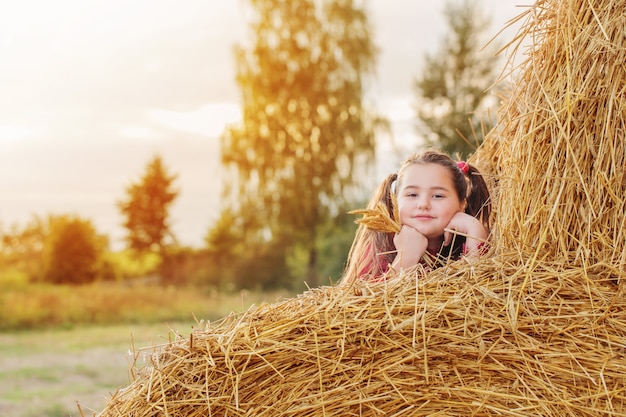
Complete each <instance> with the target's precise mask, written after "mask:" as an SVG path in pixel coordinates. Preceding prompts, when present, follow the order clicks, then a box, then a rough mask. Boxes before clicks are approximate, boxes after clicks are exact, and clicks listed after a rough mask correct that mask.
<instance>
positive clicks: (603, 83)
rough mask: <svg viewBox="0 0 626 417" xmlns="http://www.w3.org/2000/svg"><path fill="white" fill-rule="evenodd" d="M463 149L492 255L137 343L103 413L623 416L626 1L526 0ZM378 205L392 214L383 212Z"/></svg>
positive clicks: (329, 291)
mask: <svg viewBox="0 0 626 417" xmlns="http://www.w3.org/2000/svg"><path fill="white" fill-rule="evenodd" d="M520 19H522V20H523V22H524V24H523V25H522V28H521V29H520V33H519V34H518V35H517V36H516V37H515V38H514V41H513V42H512V43H511V44H510V45H509V46H508V47H509V48H511V49H513V50H516V49H519V48H521V45H522V42H524V40H530V41H531V43H530V46H529V47H527V50H526V54H527V59H526V61H525V62H523V63H522V64H521V65H520V67H519V68H518V69H517V70H516V72H515V73H516V74H517V79H516V80H515V82H514V86H513V89H512V91H511V93H510V95H509V97H508V98H506V99H505V101H504V103H503V105H502V108H501V110H500V112H499V121H498V124H497V125H496V126H495V128H494V129H493V130H492V131H491V132H490V133H489V135H487V138H486V140H485V142H484V144H483V146H482V147H481V148H480V149H479V150H478V152H477V153H476V155H475V156H474V158H475V160H476V161H480V162H481V164H483V166H484V167H485V169H484V170H483V171H485V172H486V173H487V174H488V176H487V178H489V179H490V181H491V182H492V186H493V187H494V188H493V193H492V194H493V196H494V201H493V203H494V204H493V207H494V227H493V233H492V236H491V238H490V239H491V241H490V246H491V250H490V252H489V255H488V256H481V257H473V258H463V259H461V260H459V261H456V262H451V263H449V264H446V265H445V266H444V267H441V268H439V269H436V270H434V271H431V272H426V271H425V270H424V269H423V268H419V267H416V268H414V269H412V270H404V271H402V272H400V273H395V272H394V271H392V272H391V273H390V274H389V275H388V276H387V277H386V278H387V279H386V280H384V281H382V282H366V281H353V282H350V283H347V284H344V285H338V286H328V287H320V288H314V289H311V290H309V291H306V292H304V293H302V294H300V295H299V296H297V297H293V298H290V299H287V300H283V301H280V302H275V303H271V304H264V305H260V306H255V307H252V308H250V309H249V310H248V311H246V312H245V313H242V314H240V315H231V316H229V317H225V318H224V319H223V320H221V321H219V322H217V323H209V324H205V325H203V326H202V327H201V328H199V329H197V330H194V331H193V332H192V333H191V334H190V335H179V336H178V338H177V339H176V340H174V341H172V342H171V343H167V344H165V345H163V346H152V347H149V348H147V349H146V350H144V351H140V352H138V353H137V357H141V356H142V355H144V356H145V357H146V358H147V363H146V364H145V365H144V366H140V365H139V364H138V363H137V364H136V365H135V369H133V373H132V374H133V376H134V378H135V379H134V381H133V382H132V383H131V384H130V385H128V386H127V387H124V388H121V389H119V390H118V391H117V392H116V393H115V394H113V396H112V398H111V399H110V400H109V402H108V403H107V405H106V407H105V409H104V410H103V411H102V412H101V413H100V414H99V416H101V417H110V416H133V417H140V416H172V417H182V416H185V417H196V416H459V415H471V416H577V417H578V416H623V415H626V289H625V288H626V287H625V285H626V284H624V279H625V278H626V272H625V271H626V246H625V242H626V235H625V233H626V232H625V230H626V227H625V226H626V224H625V220H624V218H625V216H624V213H625V212H626V200H625V198H626V197H625V196H626V177H625V174H624V171H625V170H624V166H625V164H626V157H625V154H626V146H625V144H626V141H625V140H624V130H625V126H626V123H625V119H626V118H625V116H626V97H625V96H624V95H625V94H626V91H625V90H626V82H625V80H626V65H625V64H624V63H625V62H626V37H625V36H624V28H625V27H626V2H623V1H612V0H539V1H537V2H536V4H535V5H534V6H533V7H531V8H529V9H528V11H525V12H523V13H522V15H521V17H520ZM387 215H388V213H387Z"/></svg>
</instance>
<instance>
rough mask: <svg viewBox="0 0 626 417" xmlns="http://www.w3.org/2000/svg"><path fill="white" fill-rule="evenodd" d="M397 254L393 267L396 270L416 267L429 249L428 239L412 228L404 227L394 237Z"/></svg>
mask: <svg viewBox="0 0 626 417" xmlns="http://www.w3.org/2000/svg"><path fill="white" fill-rule="evenodd" d="M393 244H394V245H395V246H396V250H397V254H396V258H395V259H394V261H393V264H392V266H393V267H394V268H396V269H398V268H400V269H402V268H410V267H412V266H413V265H416V264H417V263H418V262H419V261H420V259H422V255H424V252H426V248H427V247H428V239H426V237H425V236H424V235H423V234H421V233H420V232H418V231H417V230H415V229H414V228H412V227H410V226H402V230H400V232H399V233H396V235H395V236H394V237H393Z"/></svg>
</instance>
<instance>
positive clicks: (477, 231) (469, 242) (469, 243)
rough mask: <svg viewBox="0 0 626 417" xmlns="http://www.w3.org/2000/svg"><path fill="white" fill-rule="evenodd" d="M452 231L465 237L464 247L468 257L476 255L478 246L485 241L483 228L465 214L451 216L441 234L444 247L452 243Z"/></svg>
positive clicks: (478, 221)
mask: <svg viewBox="0 0 626 417" xmlns="http://www.w3.org/2000/svg"><path fill="white" fill-rule="evenodd" d="M452 231H455V232H458V233H459V234H462V235H464V236H466V240H465V246H466V248H467V254H468V255H469V254H473V253H478V251H479V249H480V244H481V243H485V242H486V241H487V229H485V226H484V225H483V224H482V223H481V222H480V220H478V219H477V218H476V217H473V216H470V215H469V214H467V213H462V212H458V213H456V214H455V215H454V216H452V219H450V223H448V226H446V230H444V232H443V244H444V246H447V245H449V244H450V243H451V242H452V238H453V235H454V233H453V232H452Z"/></svg>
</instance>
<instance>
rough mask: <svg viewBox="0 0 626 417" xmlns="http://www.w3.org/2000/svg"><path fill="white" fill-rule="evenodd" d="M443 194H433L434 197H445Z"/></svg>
mask: <svg viewBox="0 0 626 417" xmlns="http://www.w3.org/2000/svg"><path fill="white" fill-rule="evenodd" d="M444 197H445V196H444V195H443V194H433V198H444Z"/></svg>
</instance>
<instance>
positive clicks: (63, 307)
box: [0, 286, 288, 417]
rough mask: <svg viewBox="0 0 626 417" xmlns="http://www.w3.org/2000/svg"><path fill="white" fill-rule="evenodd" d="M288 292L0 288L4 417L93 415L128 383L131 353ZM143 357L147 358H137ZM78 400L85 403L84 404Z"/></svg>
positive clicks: (1, 404)
mask: <svg viewBox="0 0 626 417" xmlns="http://www.w3.org/2000/svg"><path fill="white" fill-rule="evenodd" d="M286 296H288V294H287V293H285V292H282V293H281V292H277V293H255V292H240V293H231V294H219V293H216V292H207V291H199V290H193V289H190V288H187V289H173V288H160V287H134V288H128V287H106V286H104V287H79V288H69V287H64V288H63V287H37V286H28V287H20V288H12V289H9V288H5V291H4V292H3V293H2V294H0V319H1V320H0V328H1V329H2V330H1V331H0V417H62V416H63V417H67V416H72V417H76V416H81V410H82V413H83V414H84V415H85V416H93V415H94V414H95V413H96V412H98V411H101V410H102V409H103V408H104V405H105V404H106V402H107V400H108V398H110V397H111V394H112V393H113V392H115V390H116V389H118V388H120V387H124V386H126V385H128V384H129V382H130V381H131V377H130V375H129V367H130V364H131V363H132V361H133V358H134V357H133V355H131V354H130V352H131V351H134V350H136V349H140V348H142V347H149V346H153V345H158V344H161V343H164V342H166V341H167V339H168V337H169V336H171V335H173V333H172V330H173V331H175V332H176V333H178V334H181V335H184V336H186V335H188V334H189V333H190V332H191V330H192V327H194V326H197V324H196V321H195V319H194V317H197V318H198V319H199V320H200V319H208V320H216V319H219V318H222V317H224V316H226V315H228V314H229V313H231V312H235V313H237V312H241V311H243V310H246V309H247V308H249V307H250V305H252V304H259V303H261V302H264V301H267V302H273V301H276V300H277V299H280V298H284V297H286ZM139 363H142V362H141V360H139ZM78 404H80V409H79V406H78Z"/></svg>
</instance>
